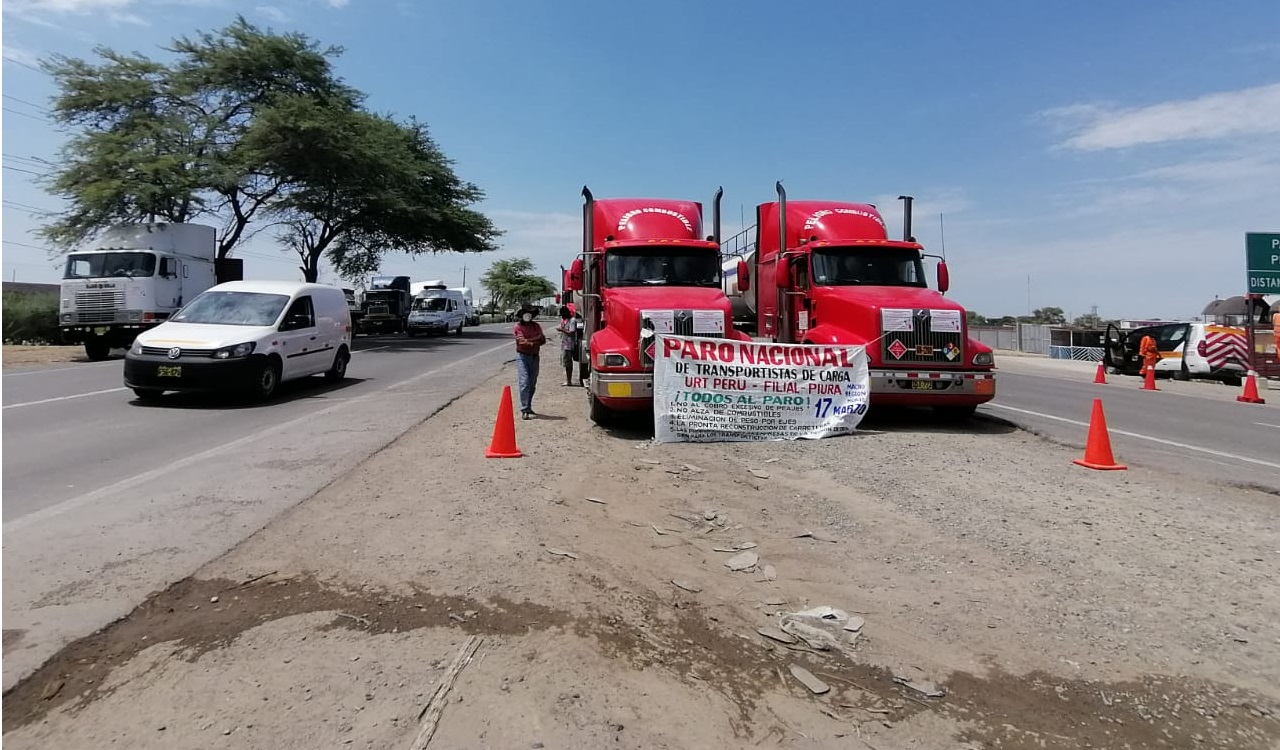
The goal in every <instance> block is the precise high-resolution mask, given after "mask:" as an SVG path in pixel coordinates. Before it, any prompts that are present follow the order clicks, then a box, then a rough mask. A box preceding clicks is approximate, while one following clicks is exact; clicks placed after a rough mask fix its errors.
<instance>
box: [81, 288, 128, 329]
mask: <svg viewBox="0 0 1280 750" xmlns="http://www.w3.org/2000/svg"><path fill="white" fill-rule="evenodd" d="M75 304H76V322H77V323H114V322H115V319H116V311H117V310H123V309H124V290H123V289H103V290H80V291H77V292H76V296H75Z"/></svg>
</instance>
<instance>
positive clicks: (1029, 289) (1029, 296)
mask: <svg viewBox="0 0 1280 750" xmlns="http://www.w3.org/2000/svg"><path fill="white" fill-rule="evenodd" d="M1027 317H1028V318H1029V317H1031V274H1027Z"/></svg>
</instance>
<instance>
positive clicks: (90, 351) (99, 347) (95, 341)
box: [84, 336, 111, 362]
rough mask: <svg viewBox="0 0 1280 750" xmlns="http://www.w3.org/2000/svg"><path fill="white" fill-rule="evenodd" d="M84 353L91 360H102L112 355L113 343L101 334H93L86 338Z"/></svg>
mask: <svg viewBox="0 0 1280 750" xmlns="http://www.w3.org/2000/svg"><path fill="white" fill-rule="evenodd" d="M84 353H85V356H87V357H88V358H89V361H90V362H101V361H102V360H104V359H106V358H107V357H110V356H111V345H110V344H108V343H107V340H106V339H104V338H102V337H101V336H92V337H90V338H87V339H85V342H84Z"/></svg>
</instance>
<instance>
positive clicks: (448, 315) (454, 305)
mask: <svg viewBox="0 0 1280 750" xmlns="http://www.w3.org/2000/svg"><path fill="white" fill-rule="evenodd" d="M466 324H467V301H466V299H464V298H463V296H462V292H459V291H458V290H457V289H445V288H443V287H438V288H427V289H423V290H422V291H421V292H418V296H416V297H414V298H413V304H412V305H411V306H410V307H409V329H408V331H409V335H410V336H416V335H417V334H419V333H448V332H449V331H453V332H454V335H457V336H461V335H462V327H463V326H465V325H466Z"/></svg>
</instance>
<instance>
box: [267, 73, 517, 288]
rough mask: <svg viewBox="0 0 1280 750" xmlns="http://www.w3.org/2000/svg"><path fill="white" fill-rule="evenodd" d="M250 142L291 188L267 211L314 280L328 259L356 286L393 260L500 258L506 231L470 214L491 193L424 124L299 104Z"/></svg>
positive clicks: (327, 104) (307, 101) (283, 109)
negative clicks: (446, 254)
mask: <svg viewBox="0 0 1280 750" xmlns="http://www.w3.org/2000/svg"><path fill="white" fill-rule="evenodd" d="M246 142H247V143H248V144H249V147H250V148H249V150H250V151H252V152H253V153H256V154H258V155H259V156H260V157H261V158H262V159H263V160H264V161H265V163H267V164H270V165H272V167H273V169H275V170H276V171H277V173H278V174H279V175H280V176H281V179H282V183H283V184H284V185H286V187H285V188H284V189H283V190H282V194H281V196H280V198H279V200H278V201H276V202H275V203H274V204H272V206H271V207H270V208H269V209H268V211H269V213H270V214H271V216H272V217H273V218H274V219H275V220H276V221H277V222H278V224H279V226H280V227H281V228H282V230H283V231H282V234H281V240H282V241H283V242H284V243H285V244H286V245H287V246H289V247H291V248H292V249H293V250H294V251H295V252H297V253H298V256H299V259H300V260H301V262H302V265H301V266H300V269H301V271H302V273H303V277H304V278H306V279H307V280H314V279H315V278H316V276H317V274H318V272H319V264H320V260H321V258H322V257H324V256H325V254H326V253H327V254H328V257H329V260H330V262H331V263H333V265H334V267H335V268H336V269H337V270H338V272H339V274H340V275H341V276H343V277H344V278H357V277H362V276H364V275H365V274H367V273H370V272H372V271H376V270H377V269H378V267H379V266H380V264H381V260H382V256H383V254H385V253H386V252H388V251H398V252H407V253H410V254H417V253H424V252H433V253H434V252H440V251H445V250H455V251H459V252H483V251H487V250H493V249H495V245H494V244H493V240H494V238H496V237H497V236H499V234H500V232H499V231H498V230H497V229H496V228H495V227H494V226H493V224H492V223H491V222H490V221H489V219H488V218H487V217H485V216H484V215H483V214H480V213H478V212H476V211H473V210H471V209H470V208H468V204H470V203H471V202H473V201H476V200H478V199H480V198H481V197H482V196H483V193H482V192H481V191H480V189H479V188H477V187H476V186H475V185H472V184H470V183H465V182H463V181H461V180H460V179H459V178H458V177H457V175H455V174H454V172H453V169H452V167H451V165H450V163H449V161H448V160H447V159H446V158H445V157H444V154H443V153H442V152H441V150H440V149H439V147H438V146H436V144H435V143H434V142H433V141H432V140H431V139H430V137H429V136H428V135H427V133H426V130H425V128H424V127H423V126H421V125H420V124H418V123H416V122H411V123H410V124H408V125H402V124H400V123H397V122H395V121H394V120H392V119H390V118H388V117H384V116H381V115H376V114H373V113H370V112H366V111H363V110H360V109H356V108H353V107H351V106H350V103H349V102H345V101H342V100H338V99H331V100H318V99H316V98H314V97H306V96H300V97H293V98H291V99H289V100H287V101H282V102H281V103H280V104H278V105H277V106H276V107H274V108H272V109H271V110H270V111H267V112H265V113H263V115H262V116H261V118H260V119H259V121H258V123H256V124H255V128H254V129H253V130H252V131H251V132H250V133H249V134H248V136H247V137H246Z"/></svg>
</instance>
